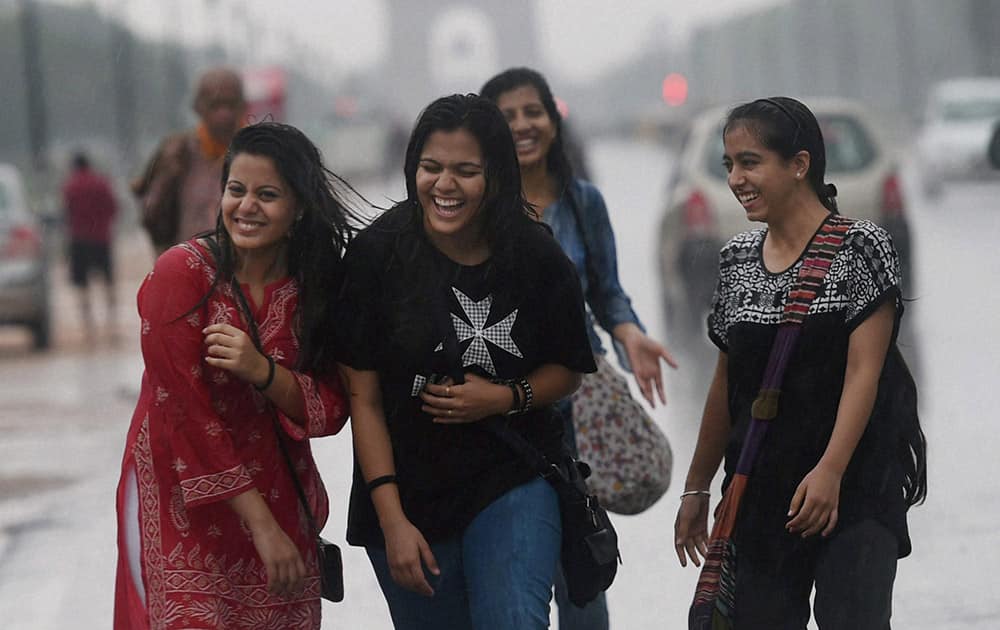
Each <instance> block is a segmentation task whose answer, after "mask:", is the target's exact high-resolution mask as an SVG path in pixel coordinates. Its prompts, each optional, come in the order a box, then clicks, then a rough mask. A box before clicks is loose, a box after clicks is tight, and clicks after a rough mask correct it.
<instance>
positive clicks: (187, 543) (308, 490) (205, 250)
mask: <svg viewBox="0 0 1000 630" xmlns="http://www.w3.org/2000/svg"><path fill="white" fill-rule="evenodd" d="M339 181H340V180H336V178H335V177H333V176H332V174H331V173H330V172H329V171H327V170H326V169H325V168H324V167H323V163H322V161H321V158H320V154H319V152H318V151H317V150H316V148H315V146H313V144H312V143H311V142H310V141H309V140H308V139H307V138H306V137H305V136H304V135H303V134H302V133H301V132H299V131H298V130H297V129H295V128H293V127H289V126H287V125H280V124H276V123H261V124H258V125H253V126H250V127H246V128H244V129H242V130H241V131H240V132H238V133H237V135H236V136H235V138H234V139H233V141H232V144H231V145H230V147H229V150H228V153H227V154H226V158H225V162H224V165H223V170H222V189H223V194H222V202H221V207H220V210H219V215H218V224H217V227H216V229H215V232H214V233H205V234H202V235H201V236H200V237H199V238H195V239H193V240H190V241H187V242H185V243H182V244H180V245H177V246H175V247H173V248H171V249H169V250H167V251H166V252H165V253H164V254H163V255H162V256H160V258H159V259H158V260H157V261H156V265H155V267H154V269H153V271H152V272H151V273H150V274H149V276H148V277H147V278H146V280H145V282H143V285H142V287H141V288H140V289H139V296H138V303H139V315H140V317H141V318H142V354H143V360H144V362H145V367H146V370H145V373H144V374H143V379H142V389H141V393H140V397H139V402H138V405H137V407H136V410H135V414H134V416H133V418H132V424H131V426H130V428H129V432H128V437H127V440H126V445H125V456H124V459H123V462H122V476H121V481H120V483H119V487H118V526H119V532H118V576H117V582H116V590H115V628H121V629H123V630H124V629H125V628H128V629H131V630H136V629H138V628H161V629H168V628H258V629H263V628H270V629H274V630H287V629H289V628H296V629H303V630H307V629H308V630H315V629H316V628H319V627H320V578H319V573H318V564H317V558H316V543H315V538H316V532H313V531H310V526H309V524H308V521H307V519H306V517H305V514H304V510H303V508H302V507H301V506H300V504H299V498H298V494H297V490H296V486H295V483H294V482H293V479H292V476H291V471H290V469H289V466H288V464H287V463H286V461H285V459H284V457H283V455H282V452H281V450H280V447H279V440H281V441H282V442H283V443H284V445H285V447H286V449H287V453H288V456H289V457H290V459H291V461H292V462H293V465H294V467H295V470H296V473H297V475H298V481H299V484H300V485H301V487H302V488H303V490H304V493H305V495H306V497H307V500H308V501H309V503H310V510H311V512H312V513H313V514H314V515H315V520H316V523H317V525H318V526H319V527H322V525H323V523H324V521H325V520H326V516H327V497H326V491H325V489H324V488H323V483H322V481H321V480H320V477H319V474H318V472H317V470H316V465H315V463H314V462H313V458H312V453H311V451H310V449H309V438H312V437H317V436H321V435H328V434H331V433H335V432H337V431H338V430H340V428H341V427H342V426H343V425H344V423H345V421H346V419H347V415H348V404H347V400H346V396H345V394H344V392H343V389H342V387H341V385H340V381H339V378H338V375H337V372H336V370H335V364H334V360H333V357H332V355H331V344H330V342H329V340H328V335H329V333H330V330H331V328H332V325H331V307H332V298H331V296H333V295H335V289H336V287H337V285H338V283H339V282H340V278H341V276H342V269H343V263H342V261H341V252H342V251H343V248H344V247H345V246H346V245H347V241H348V238H349V235H350V233H351V230H350V228H349V224H348V211H347V210H346V209H345V205H344V204H343V203H342V202H341V201H340V199H339V197H338V195H335V193H334V191H333V185H334V184H335V183H338V182H339ZM241 294H242V297H241ZM258 344H259V345H258ZM258 348H260V349H261V350H262V351H259V350H258Z"/></svg>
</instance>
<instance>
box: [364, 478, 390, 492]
mask: <svg viewBox="0 0 1000 630" xmlns="http://www.w3.org/2000/svg"><path fill="white" fill-rule="evenodd" d="M387 483H396V475H382V476H381V477H375V478H374V479H372V480H371V481H369V482H368V493H369V494H371V491H372V490H374V489H375V488H378V487H379V486H384V485H385V484H387Z"/></svg>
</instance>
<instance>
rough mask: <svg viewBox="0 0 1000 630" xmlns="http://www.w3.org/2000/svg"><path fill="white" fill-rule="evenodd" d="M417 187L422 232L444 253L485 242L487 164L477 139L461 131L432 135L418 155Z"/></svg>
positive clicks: (440, 132) (434, 133) (441, 132)
mask: <svg viewBox="0 0 1000 630" xmlns="http://www.w3.org/2000/svg"><path fill="white" fill-rule="evenodd" d="M416 188H417V199H418V200H419V201H420V206H421V207H422V208H423V210H424V213H423V214H424V229H425V230H426V231H427V235H428V236H429V237H430V238H431V241H432V242H434V244H435V245H437V246H438V248H439V249H442V250H443V251H445V253H446V254H448V253H450V252H451V251H453V249H454V248H455V247H457V248H459V249H462V250H468V249H472V248H476V247H479V246H481V245H483V244H485V240H486V239H485V236H484V235H483V230H482V223H483V212H482V205H483V199H484V197H485V195H486V175H485V164H484V163H483V156H482V151H481V150H480V147H479V142H478V141H477V140H476V138H475V136H473V135H472V134H471V133H469V132H468V131H467V130H465V129H455V130H453V131H435V132H433V133H431V134H430V135H429V136H428V137H427V141H426V142H425V143H424V147H423V149H422V150H421V152H420V161H419V163H418V164H417V172H416Z"/></svg>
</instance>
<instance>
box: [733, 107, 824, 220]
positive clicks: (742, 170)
mask: <svg viewBox="0 0 1000 630" xmlns="http://www.w3.org/2000/svg"><path fill="white" fill-rule="evenodd" d="M723 140H724V143H725V147H726V151H725V155H724V156H723V158H722V163H723V165H724V166H725V167H726V171H727V172H728V173H729V179H728V182H729V188H730V190H732V191H733V194H735V195H736V198H737V199H738V200H739V202H740V204H741V205H742V206H743V209H744V210H745V211H746V214H747V219H749V220H751V221H763V222H767V221H768V220H769V219H773V218H774V217H775V216H776V215H780V214H782V213H784V212H785V211H786V210H787V209H788V207H789V205H790V204H789V201H790V200H791V199H792V197H793V195H794V193H795V191H796V189H797V186H798V185H799V184H800V182H801V181H802V179H803V177H804V176H805V170H808V163H806V164H805V165H803V164H802V161H801V159H799V158H797V157H796V158H792V159H791V160H785V159H784V158H782V157H781V155H779V154H778V153H776V152H775V151H772V150H770V149H768V148H767V147H765V146H764V145H763V144H762V143H761V142H760V140H758V138H757V136H756V135H755V134H754V133H753V132H752V131H751V130H749V129H747V127H746V125H742V124H739V123H737V124H735V125H733V126H731V127H729V128H728V129H727V130H726V134H725V136H724V138H723Z"/></svg>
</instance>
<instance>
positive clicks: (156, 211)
mask: <svg viewBox="0 0 1000 630" xmlns="http://www.w3.org/2000/svg"><path fill="white" fill-rule="evenodd" d="M192 106H193V109H194V112H195V114H197V115H198V125H197V126H196V127H195V128H194V129H190V130H186V131H182V132H179V133H175V134H172V135H170V136H167V138H165V139H164V140H163V141H162V142H161V143H160V146H159V148H158V149H157V150H156V152H155V154H154V155H153V157H152V159H151V160H150V161H149V163H148V165H147V166H146V168H145V170H144V171H143V174H142V176H141V177H139V178H138V179H136V180H135V181H134V182H133V183H132V192H133V194H134V195H135V196H136V198H137V199H138V200H139V204H140V206H141V215H142V224H143V227H145V228H146V231H147V232H148V233H149V238H150V240H151V241H152V243H153V247H154V249H155V250H156V254H157V255H159V254H161V253H163V252H164V251H165V250H166V249H167V248H168V247H170V246H171V245H174V244H175V243H178V242H180V241H184V240H187V239H189V238H191V237H192V236H194V235H195V234H198V233H200V232H205V231H207V230H212V229H214V228H215V216H216V209H217V208H218V204H219V188H218V182H219V176H220V174H221V172H222V161H223V156H224V155H225V153H226V147H227V146H229V142H230V140H232V138H233V135H234V134H235V133H236V131H237V130H238V129H239V128H240V127H241V126H242V125H243V123H244V117H245V113H246V102H245V99H244V96H243V80H242V79H241V78H240V75H239V74H238V73H237V72H236V71H235V70H231V69H229V68H213V69H211V70H208V71H207V72H205V73H204V74H202V75H201V77H200V78H199V79H198V82H197V85H196V87H195V97H194V102H193V104H192Z"/></svg>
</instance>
